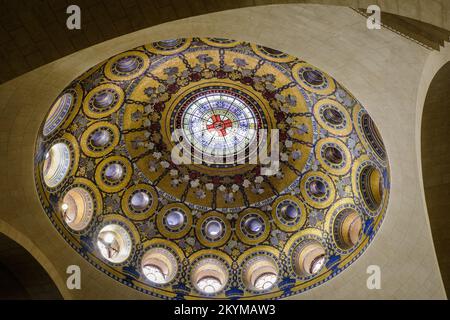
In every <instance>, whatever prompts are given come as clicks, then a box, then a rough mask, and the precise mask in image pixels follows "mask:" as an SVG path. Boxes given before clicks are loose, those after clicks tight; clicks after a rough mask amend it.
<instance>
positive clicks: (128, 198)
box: [122, 183, 158, 220]
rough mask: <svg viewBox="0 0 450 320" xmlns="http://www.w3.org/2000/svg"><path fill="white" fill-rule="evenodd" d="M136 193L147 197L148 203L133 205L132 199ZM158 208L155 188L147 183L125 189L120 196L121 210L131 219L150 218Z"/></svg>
mask: <svg viewBox="0 0 450 320" xmlns="http://www.w3.org/2000/svg"><path fill="white" fill-rule="evenodd" d="M138 193H143V194H145V195H146V196H147V197H148V203H147V204H145V205H144V206H142V208H136V206H133V204H132V199H133V196H135V195H136V194H138ZM157 208H158V194H157V193H156V190H155V189H154V188H153V187H152V186H150V185H148V184H143V183H140V184H136V185H134V186H132V187H129V188H127V189H126V190H125V192H124V193H123V196H122V210H123V212H124V213H125V214H126V215H127V217H129V218H130V219H132V220H145V219H148V218H150V217H151V216H152V215H153V214H154V213H155V212H156V209H157Z"/></svg>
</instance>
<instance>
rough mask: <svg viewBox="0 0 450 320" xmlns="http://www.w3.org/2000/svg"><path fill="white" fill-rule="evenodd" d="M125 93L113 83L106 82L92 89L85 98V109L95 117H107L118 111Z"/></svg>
mask: <svg viewBox="0 0 450 320" xmlns="http://www.w3.org/2000/svg"><path fill="white" fill-rule="evenodd" d="M124 97H125V93H124V92H123V90H122V88H121V87H119V86H118V85H115V84H113V83H105V84H102V85H100V86H98V87H95V88H94V89H92V90H91V91H90V92H89V93H88V94H87V95H86V97H85V98H84V102H83V111H84V113H85V114H86V115H87V116H88V117H90V118H94V119H99V118H105V117H107V116H109V115H111V114H113V113H114V112H116V111H117V110H118V109H119V108H120V107H121V106H122V103H123V100H124Z"/></svg>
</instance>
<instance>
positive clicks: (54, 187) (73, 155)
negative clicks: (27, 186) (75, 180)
mask: <svg viewBox="0 0 450 320" xmlns="http://www.w3.org/2000/svg"><path fill="white" fill-rule="evenodd" d="M58 143H62V144H64V145H65V146H66V148H67V150H66V151H65V152H67V154H65V155H64V157H66V158H68V160H69V161H68V163H67V167H66V168H62V167H61V168H60V169H58V175H59V177H58V178H57V183H55V184H51V185H48V184H46V183H45V179H44V169H43V164H44V163H45V159H43V161H42V162H41V165H40V166H41V168H42V169H41V179H42V180H41V181H42V182H43V185H44V186H45V188H46V189H47V190H48V191H50V192H56V191H58V190H59V189H60V188H61V187H63V186H64V183H65V182H66V181H67V179H68V178H69V177H70V176H73V175H74V174H75V172H76V171H77V170H78V161H79V159H80V150H79V149H78V143H77V140H76V139H75V137H74V136H73V135H71V134H69V133H65V134H64V135H63V136H62V137H61V138H58V139H55V140H54V141H53V142H52V145H50V146H49V147H48V150H47V152H48V151H49V150H50V148H51V147H52V146H55V145H56V144H58ZM63 161H65V160H63ZM64 166H66V165H64Z"/></svg>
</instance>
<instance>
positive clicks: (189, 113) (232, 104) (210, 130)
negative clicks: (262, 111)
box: [176, 89, 263, 165]
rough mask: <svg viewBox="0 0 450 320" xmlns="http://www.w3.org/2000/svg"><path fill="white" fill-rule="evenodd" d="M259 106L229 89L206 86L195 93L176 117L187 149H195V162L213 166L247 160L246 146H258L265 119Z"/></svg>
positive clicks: (241, 93) (241, 94) (240, 93)
mask: <svg viewBox="0 0 450 320" xmlns="http://www.w3.org/2000/svg"><path fill="white" fill-rule="evenodd" d="M256 106H257V104H256V102H254V101H252V100H251V99H250V98H249V97H246V96H245V95H244V93H243V92H238V91H231V90H229V89H205V90H202V91H200V92H199V93H197V94H195V95H193V96H191V97H190V98H189V99H188V100H186V101H185V102H184V104H183V106H182V107H181V108H180V111H181V112H179V113H178V114H177V118H176V122H177V126H179V127H180V129H181V136H182V137H183V141H184V143H183V146H184V147H185V148H184V149H185V150H191V149H192V148H193V149H194V152H193V154H192V156H193V158H194V159H195V161H203V163H205V164H209V165H223V164H229V162H231V163H233V164H234V162H235V160H236V159H242V160H244V159H247V158H248V157H249V155H248V154H247V155H246V149H248V148H249V146H252V145H255V146H256V145H257V143H258V141H257V131H258V128H261V122H262V121H263V119H262V118H261V117H260V115H259V113H258V112H257V111H256V109H255V107H256ZM252 150H253V149H252ZM225 157H228V158H227V160H224V158H225Z"/></svg>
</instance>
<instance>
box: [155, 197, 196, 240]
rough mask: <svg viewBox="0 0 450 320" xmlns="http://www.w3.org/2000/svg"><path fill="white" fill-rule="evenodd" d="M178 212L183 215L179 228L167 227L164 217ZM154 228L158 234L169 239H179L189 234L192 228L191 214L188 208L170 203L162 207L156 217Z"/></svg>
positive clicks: (181, 204)
mask: <svg viewBox="0 0 450 320" xmlns="http://www.w3.org/2000/svg"><path fill="white" fill-rule="evenodd" d="M174 211H176V212H179V213H181V214H182V215H183V222H182V224H181V225H180V226H177V227H169V225H168V224H167V221H166V217H167V215H168V214H170V213H171V212H174ZM156 226H157V227H158V230H159V232H160V233H161V234H162V235H163V236H164V237H167V238H169V239H179V238H182V237H184V236H185V235H187V234H188V233H189V230H190V229H191V227H192V213H191V210H190V209H189V207H188V206H186V205H185V204H183V203H171V204H168V205H166V206H164V207H163V208H162V209H161V210H160V211H159V213H158V215H157V217H156Z"/></svg>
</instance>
